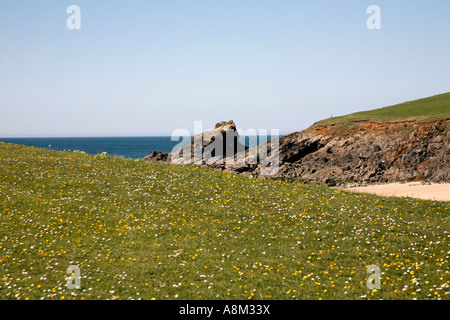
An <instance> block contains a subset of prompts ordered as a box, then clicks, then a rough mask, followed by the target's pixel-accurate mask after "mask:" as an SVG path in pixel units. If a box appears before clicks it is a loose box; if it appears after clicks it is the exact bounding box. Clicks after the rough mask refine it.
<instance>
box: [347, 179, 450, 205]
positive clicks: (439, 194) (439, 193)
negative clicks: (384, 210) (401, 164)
mask: <svg viewBox="0 0 450 320" xmlns="http://www.w3.org/2000/svg"><path fill="white" fill-rule="evenodd" d="M345 190H348V191H355V192H369V193H374V194H378V195H381V196H395V197H412V198H419V199H425V200H436V201H450V183H432V184H423V183H421V182H411V183H389V184H378V185H370V186H363V187H350V188H345Z"/></svg>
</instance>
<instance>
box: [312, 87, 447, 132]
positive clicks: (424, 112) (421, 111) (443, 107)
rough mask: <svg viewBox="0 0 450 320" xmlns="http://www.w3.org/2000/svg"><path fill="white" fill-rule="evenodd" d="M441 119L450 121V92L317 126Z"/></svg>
mask: <svg viewBox="0 0 450 320" xmlns="http://www.w3.org/2000/svg"><path fill="white" fill-rule="evenodd" d="M439 119H450V92H449V93H444V94H440V95H436V96H432V97H429V98H424V99H419V100H414V101H407V102H404V103H401V104H397V105H393V106H389V107H384V108H379V109H374V110H369V111H362V112H356V113H351V114H349V115H345V116H340V117H333V118H329V119H324V120H322V121H319V122H317V123H316V125H327V124H333V123H343V122H351V121H356V120H372V121H375V122H393V121H404V120H416V121H418V122H428V121H433V120H439Z"/></svg>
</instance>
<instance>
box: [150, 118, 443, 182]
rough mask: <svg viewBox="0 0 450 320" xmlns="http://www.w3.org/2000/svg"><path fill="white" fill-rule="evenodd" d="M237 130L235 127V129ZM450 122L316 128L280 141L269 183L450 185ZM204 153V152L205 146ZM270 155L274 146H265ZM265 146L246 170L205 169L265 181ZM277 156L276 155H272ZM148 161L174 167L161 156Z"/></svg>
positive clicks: (239, 166) (252, 150)
mask: <svg viewBox="0 0 450 320" xmlns="http://www.w3.org/2000/svg"><path fill="white" fill-rule="evenodd" d="M233 125H234V123H233ZM449 143H450V119H446V120H439V121H433V122H428V123H418V122H415V121H406V122H390V123H375V122H370V121H358V122H352V123H346V124H335V125H328V126H318V125H313V126H312V127H310V128H308V129H306V130H303V131H300V132H294V133H291V134H288V135H285V136H282V137H281V138H280V139H279V144H278V145H279V148H278V149H279V153H278V154H279V164H278V170H276V171H274V172H275V173H274V174H273V175H270V176H266V175H265V176H264V177H266V178H302V179H305V180H313V181H318V182H322V183H326V184H329V185H335V184H342V183H352V182H353V183H365V182H370V183H375V182H394V181H395V182H402V181H430V182H450V147H449ZM204 147H205V146H204ZM262 147H263V148H267V150H268V151H269V153H271V150H270V149H271V145H270V142H268V143H267V145H265V146H264V145H263V146H262ZM259 148H261V146H258V147H255V148H250V149H246V150H245V151H244V152H245V163H244V164H242V163H241V164H225V163H212V164H205V163H202V165H207V166H211V167H215V168H218V169H221V170H227V171H230V172H235V173H239V174H244V175H253V176H256V177H262V176H263V175H262V174H261V172H262V170H261V169H262V168H263V167H265V166H266V165H264V164H262V163H261V161H259V160H258V161H257V162H256V164H255V161H250V160H251V159H253V160H254V157H255V154H258V152H257V150H259ZM271 154H272V156H273V155H274V154H275V153H271ZM147 160H159V161H170V156H169V157H167V156H164V155H161V154H158V155H156V154H155V155H154V156H153V157H151V156H150V157H147Z"/></svg>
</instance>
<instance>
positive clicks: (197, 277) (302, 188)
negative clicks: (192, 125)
mask: <svg viewBox="0 0 450 320" xmlns="http://www.w3.org/2000/svg"><path fill="white" fill-rule="evenodd" d="M449 214H450V203H443V202H433V201H424V200H418V199H411V198H385V197H379V196H375V195H368V194H357V193H349V192H343V191H339V190H336V189H331V188H328V187H325V186H318V185H314V184H302V183H299V182H296V183H292V182H291V183H289V182H283V181H271V180H263V179H250V178H247V177H243V176H239V175H232V174H228V173H223V172H220V171H215V170H210V169H205V168H198V167H191V166H175V165H167V164H158V163H150V162H144V161H135V160H129V159H122V158H117V157H109V156H100V155H97V156H91V155H87V154H85V153H81V152H58V151H51V150H45V149H37V148H32V147H25V146H17V145H11V144H5V143H0V299H41V298H44V299H131V298H133V299H152V298H155V299H380V298H382V299H413V298H418V299H438V298H441V299H448V298H449V297H450V289H449V284H450V265H449V250H450V220H449ZM69 265H77V266H79V267H80V270H81V276H82V280H81V289H72V290H70V289H68V288H67V287H66V283H67V281H66V277H67V274H66V270H67V267H68V266H69ZM369 265H377V266H379V268H380V270H381V272H382V275H381V289H380V290H368V288H367V286H366V280H367V277H368V274H367V272H366V271H367V267H368V266H369Z"/></svg>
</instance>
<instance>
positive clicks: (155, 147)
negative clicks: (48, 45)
mask: <svg viewBox="0 0 450 320" xmlns="http://www.w3.org/2000/svg"><path fill="white" fill-rule="evenodd" d="M243 139H244V138H243V137H241V139H240V140H241V142H242V143H245V144H246V145H247V146H248V145H250V146H252V145H254V143H251V140H252V139H248V138H247V139H245V142H244V140H243ZM0 141H4V142H8V143H15V144H21V145H26V146H34V147H36V148H46V149H53V150H60V151H64V150H72V151H73V150H79V151H84V152H86V153H90V154H99V153H102V152H106V153H108V154H109V155H115V156H123V157H125V158H133V159H138V158H143V157H145V156H146V155H149V154H150V153H151V152H152V151H159V152H165V153H167V152H171V151H172V149H173V148H174V147H175V146H176V145H177V144H178V143H179V141H171V137H170V136H167V137H163V136H157V137H156V136H155V137H99V138H94V137H92V138H0ZM180 141H181V140H180Z"/></svg>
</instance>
